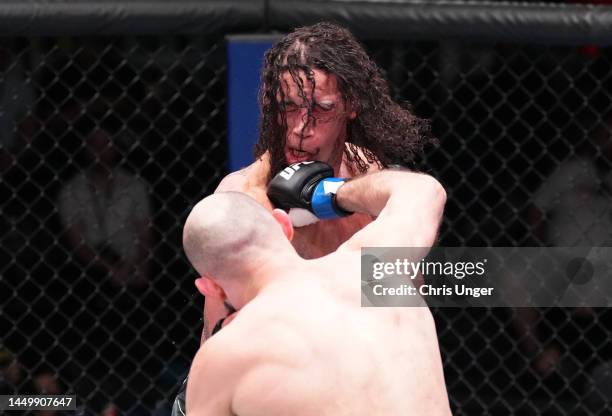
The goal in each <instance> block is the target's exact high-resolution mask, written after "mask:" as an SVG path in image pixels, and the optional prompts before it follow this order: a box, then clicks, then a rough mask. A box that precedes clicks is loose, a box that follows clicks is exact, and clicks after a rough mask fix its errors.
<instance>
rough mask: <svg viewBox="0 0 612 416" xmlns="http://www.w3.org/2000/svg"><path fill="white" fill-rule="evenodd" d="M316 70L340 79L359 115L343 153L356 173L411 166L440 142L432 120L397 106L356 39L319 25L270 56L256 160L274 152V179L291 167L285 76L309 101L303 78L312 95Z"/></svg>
mask: <svg viewBox="0 0 612 416" xmlns="http://www.w3.org/2000/svg"><path fill="white" fill-rule="evenodd" d="M313 69H319V70H322V71H325V72H327V73H329V74H333V75H335V76H336V77H337V80H338V89H339V92H340V93H341V95H342V97H343V99H344V101H345V103H350V105H351V108H352V110H354V111H356V113H357V117H356V118H355V119H352V120H348V121H347V133H348V135H347V136H348V137H347V143H349V145H348V146H346V148H345V150H344V152H345V157H346V158H347V160H348V161H349V163H350V165H351V166H349V168H350V169H351V170H353V172H354V173H365V172H367V170H368V167H369V164H371V163H376V164H378V165H379V166H380V167H387V166H389V165H392V164H401V165H407V166H411V165H413V162H414V160H415V156H416V155H417V154H418V153H420V152H421V151H422V150H423V146H424V145H425V144H427V143H429V142H433V141H435V139H434V138H433V137H432V136H431V133H430V125H429V122H428V121H426V120H424V119H421V118H418V117H416V116H415V115H414V114H413V113H412V112H411V110H410V108H409V106H408V105H407V104H404V105H400V104H398V103H396V102H395V101H393V99H392V98H391V97H390V95H389V86H388V84H387V82H386V80H385V79H384V78H383V76H382V73H381V70H380V68H379V67H378V66H377V65H376V63H375V62H374V61H373V60H372V59H370V57H369V56H368V55H367V53H366V52H365V50H364V48H363V47H362V46H361V44H360V43H359V42H358V41H357V40H356V39H355V37H354V36H353V35H352V34H351V33H350V32H349V31H348V30H347V29H345V28H343V27H341V26H338V25H336V24H333V23H328V22H323V23H317V24H315V25H312V26H306V27H302V28H298V29H296V30H295V31H294V32H292V33H290V34H289V35H287V36H285V37H284V38H283V39H281V40H280V41H279V42H278V43H276V44H275V45H274V46H273V47H272V48H271V49H269V50H268V51H267V52H266V54H265V60H264V67H263V71H262V82H261V88H260V91H259V104H260V109H261V113H262V114H261V124H260V130H259V131H260V132H259V139H258V141H257V144H256V145H255V157H257V158H259V157H261V156H262V155H263V154H264V153H265V152H266V151H269V152H270V163H271V169H270V178H271V177H272V176H274V175H275V174H276V173H278V172H279V171H280V170H282V169H283V168H284V167H285V166H286V165H287V162H286V159H285V155H284V151H283V149H284V146H285V141H286V135H287V119H286V111H285V108H284V102H285V100H284V94H283V93H284V91H283V88H281V75H283V74H284V73H287V72H288V73H289V74H290V76H291V78H292V79H293V81H294V82H295V83H296V84H297V85H298V87H299V94H300V96H301V97H302V98H303V99H304V100H305V102H307V99H306V97H307V96H308V95H307V94H306V92H305V91H304V83H303V82H302V80H301V77H300V74H303V75H304V76H305V77H306V79H308V80H309V81H310V82H309V84H310V89H311V91H310V93H311V95H310V96H312V93H313V92H314V89H315V82H314V75H313V71H312V70H313ZM279 96H280V98H281V99H280V100H279V99H277V98H278V97H279ZM313 105H314V103H312V102H311V103H310V105H309V108H308V120H313V117H312V107H313ZM357 146H358V147H359V148H361V152H362V154H363V157H362V155H360V154H359V152H358V148H357ZM364 157H365V160H364Z"/></svg>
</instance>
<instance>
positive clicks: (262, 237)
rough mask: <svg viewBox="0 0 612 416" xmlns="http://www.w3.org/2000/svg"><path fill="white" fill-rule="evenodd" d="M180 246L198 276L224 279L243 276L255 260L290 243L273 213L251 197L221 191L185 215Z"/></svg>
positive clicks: (259, 259) (273, 253)
mask: <svg viewBox="0 0 612 416" xmlns="http://www.w3.org/2000/svg"><path fill="white" fill-rule="evenodd" d="M183 248H184V250H185V254H186V255H187V258H188V259H189V261H190V262H191V264H192V265H193V267H194V268H195V269H196V270H197V271H198V273H199V274H200V275H201V276H204V275H210V276H213V277H214V278H216V279H219V280H223V279H226V278H240V277H242V275H243V274H244V271H245V270H247V269H248V268H249V266H251V265H252V264H253V263H254V262H255V263H261V262H262V261H265V259H266V256H270V255H275V253H276V254H279V253H282V250H286V249H288V248H291V245H290V243H289V241H288V240H287V238H286V237H285V234H284V233H283V231H282V228H281V226H280V225H279V224H278V223H277V222H276V220H275V219H274V217H273V216H272V214H271V213H270V212H268V211H266V209H264V208H263V207H262V206H261V205H259V204H258V203H257V202H256V201H255V200H254V199H253V198H251V197H249V196H247V195H245V194H242V193H239V192H220V193H216V194H213V195H211V196H209V197H207V198H204V199H203V200H202V201H200V202H199V203H198V204H197V205H196V206H195V207H194V208H193V210H192V211H191V213H190V214H189V216H188V217H187V221H186V222H185V227H184V229H183ZM279 250H280V251H279Z"/></svg>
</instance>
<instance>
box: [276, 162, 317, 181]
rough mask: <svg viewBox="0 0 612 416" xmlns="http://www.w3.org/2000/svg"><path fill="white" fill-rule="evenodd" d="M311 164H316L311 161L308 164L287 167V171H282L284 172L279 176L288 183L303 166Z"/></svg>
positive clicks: (302, 163)
mask: <svg viewBox="0 0 612 416" xmlns="http://www.w3.org/2000/svg"><path fill="white" fill-rule="evenodd" d="M311 163H314V161H312V160H311V161H306V162H299V163H295V164H293V165H291V166H287V167H286V168H285V169H283V170H282V172H280V173H279V175H280V177H281V178H283V179H285V180H287V181H288V180H289V179H291V177H292V176H293V174H294V173H295V172H297V171H298V170H299V169H300V167H301V166H302V165H310V164H311Z"/></svg>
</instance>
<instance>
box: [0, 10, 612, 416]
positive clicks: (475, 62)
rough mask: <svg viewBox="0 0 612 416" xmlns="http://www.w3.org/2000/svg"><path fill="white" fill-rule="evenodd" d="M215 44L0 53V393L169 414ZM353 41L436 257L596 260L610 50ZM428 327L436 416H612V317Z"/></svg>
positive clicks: (217, 97) (504, 313)
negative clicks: (425, 179) (427, 188)
mask: <svg viewBox="0 0 612 416" xmlns="http://www.w3.org/2000/svg"><path fill="white" fill-rule="evenodd" d="M551 7H552V6H551ZM247 29H249V28H245V30H247ZM223 36H224V33H221V32H219V33H216V34H207V35H205V36H195V35H181V34H175V35H172V34H164V35H163V36H162V35H159V36H153V35H149V36H133V35H127V34H126V35H121V34H115V35H112V36H111V35H107V36H89V35H88V36H83V35H81V34H80V33H76V32H75V33H73V34H72V35H70V36H55V37H50V36H27V37H15V36H4V37H3V38H1V39H0V100H1V101H0V123H1V124H0V129H1V130H0V134H1V136H0V138H1V140H2V141H1V142H0V172H1V175H2V181H1V184H0V210H1V212H2V216H1V219H0V239H1V246H0V273H1V280H0V308H1V314H0V344H1V348H0V371H1V373H0V375H1V377H0V388H1V389H2V391H1V393H2V394H12V393H22V394H25V393H37V392H69V393H73V394H76V395H77V397H78V402H79V404H80V406H81V410H82V411H83V412H84V413H86V414H101V413H102V412H103V410H104V409H107V410H108V409H114V410H116V411H118V412H119V413H121V414H129V415H139V414H159V415H162V414H169V411H170V410H169V409H170V406H171V403H172V400H173V398H174V394H175V392H176V390H177V388H178V385H179V382H180V380H182V377H184V375H185V374H186V373H187V371H188V368H189V364H190V361H191V358H192V357H193V355H194V354H195V351H196V350H197V347H198V345H199V335H200V331H201V324H202V322H201V316H202V300H201V299H200V297H199V296H196V294H195V290H194V288H193V279H194V278H195V277H196V276H195V274H194V272H193V271H192V270H191V269H190V267H189V265H188V263H187V262H186V259H185V258H184V255H183V253H182V248H181V228H182V224H183V222H184V219H185V217H186V215H187V213H188V212H189V209H190V208H191V207H192V206H193V204H194V203H195V202H197V201H198V200H199V199H201V198H202V197H203V196H205V195H207V194H209V193H211V192H212V191H213V190H214V188H215V186H216V185H217V184H218V182H219V181H220V179H221V178H222V176H223V175H224V174H226V173H227V172H226V169H225V165H226V153H227V147H226V143H225V140H226V109H225V104H226V102H225V100H226V87H227V86H226V83H227V80H226V62H225V43H224V37H223ZM364 43H365V46H366V48H367V50H368V51H369V52H370V53H371V55H372V56H373V57H374V58H375V59H376V61H377V62H378V63H379V64H380V65H381V66H382V68H384V70H385V73H386V75H387V78H388V79H389V81H390V83H391V88H392V91H393V95H394V97H395V98H396V99H397V100H399V101H408V102H410V103H411V104H412V106H413V108H414V110H415V112H416V113H417V114H418V115H420V116H422V117H426V118H430V119H431V120H432V128H433V131H434V133H435V135H436V136H437V137H438V138H439V141H440V143H439V146H437V147H435V148H431V149H429V150H428V152H427V154H426V155H425V156H424V158H423V160H422V161H421V163H420V165H421V167H422V168H423V169H424V170H426V171H428V172H431V173H432V174H434V175H435V176H436V177H439V178H440V179H441V181H442V182H443V183H444V184H445V186H446V188H447V190H448V205H447V210H446V215H445V220H444V224H443V229H442V233H441V238H440V245H442V246H463V245H473V246H487V245H491V246H529V245H564V244H565V245H580V244H583V245H609V244H608V243H609V242H610V238H611V237H610V236H611V234H610V233H611V232H612V227H610V224H611V223H612V209H611V201H612V200H611V199H610V191H611V188H610V187H611V186H612V181H611V179H612V176H611V175H610V172H611V165H610V161H611V160H612V138H611V136H610V122H611V121H612V118H611V117H610V116H611V115H612V113H611V112H610V110H611V109H610V91H611V90H610V86H611V82H612V76H611V75H610V74H612V72H611V61H610V56H611V54H610V52H611V51H610V49H609V48H606V47H602V46H599V45H596V44H586V43H585V44H580V43H578V44H574V43H572V44H568V45H547V44H541V43H538V44H532V43H529V42H520V43H516V42H514V43H513V42H508V41H504V42H503V43H500V42H498V40H497V39H496V38H495V36H494V35H492V36H491V37H490V38H486V37H484V38H481V39H479V41H478V42H475V41H462V40H448V39H430V40H427V41H423V40H419V41H412V40H410V39H407V40H397V39H396V40H388V39H374V40H372V39H367V40H365V42H364ZM109 178H112V180H109ZM551 193H552V194H554V195H553V196H551ZM596 212H597V213H599V214H601V215H599V214H598V215H595V213H596ZM569 223H572V224H574V225H575V226H574V227H569V226H568V224H569ZM434 312H435V317H436V321H437V326H438V333H439V337H440V345H441V350H442V355H443V360H444V365H445V376H446V381H447V387H448V391H449V394H450V400H451V406H452V409H453V413H454V414H458V415H474V414H526V415H529V414H534V415H535V414H555V415H556V414H563V415H578V414H610V413H612V411H611V409H610V406H609V403H608V399H609V397H610V386H611V385H612V383H611V382H610V381H611V380H612V379H611V374H612V373H611V372H610V367H611V366H612V364H611V363H612V362H611V361H610V359H611V358H612V356H611V347H610V346H611V345H612V344H611V343H610V331H609V326H610V324H609V322H611V321H610V317H609V311H608V310H605V309H589V308H584V309H572V310H569V309H559V308H552V309H546V310H536V309H522V310H512V309H495V308H492V309H483V308H479V309H438V310H436V311H434Z"/></svg>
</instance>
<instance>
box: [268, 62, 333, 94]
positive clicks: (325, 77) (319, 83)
mask: <svg viewBox="0 0 612 416" xmlns="http://www.w3.org/2000/svg"><path fill="white" fill-rule="evenodd" d="M312 79H313V80H314V96H315V98H316V99H317V100H322V99H335V98H337V97H339V96H340V91H339V90H338V78H337V77H336V76H335V75H334V74H330V73H327V72H325V71H322V70H320V69H313V70H312ZM300 83H301V84H302V87H301V89H302V90H303V91H300V85H299V84H300ZM280 88H281V89H282V93H283V95H284V96H285V97H288V98H291V99H300V98H301V96H302V94H306V97H308V98H311V97H310V95H311V93H312V81H311V80H310V79H309V77H308V76H307V74H306V72H305V71H303V70H299V71H296V72H294V73H293V75H292V74H291V73H290V72H289V71H284V72H282V73H281V75H280Z"/></svg>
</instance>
